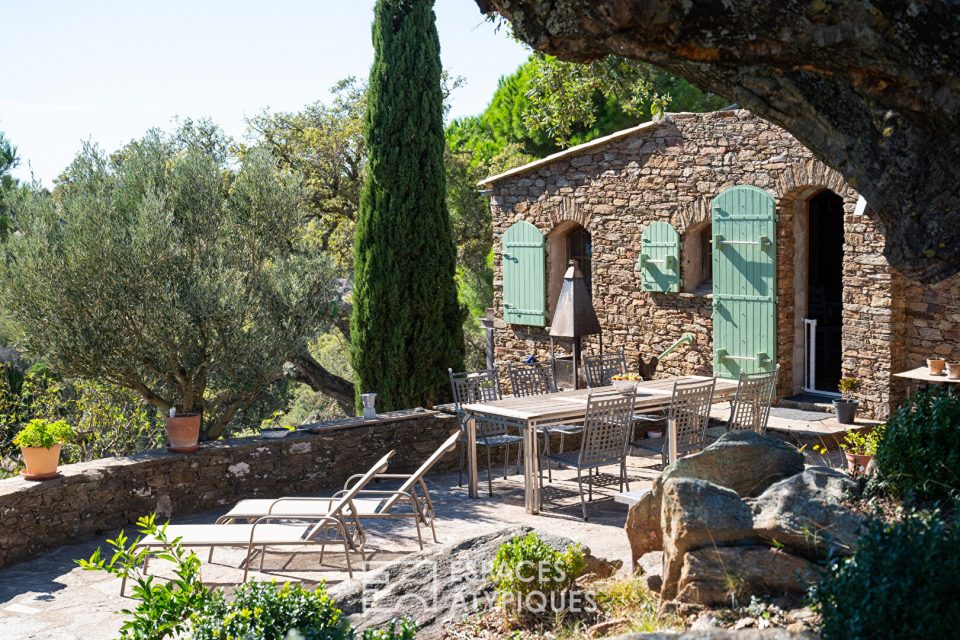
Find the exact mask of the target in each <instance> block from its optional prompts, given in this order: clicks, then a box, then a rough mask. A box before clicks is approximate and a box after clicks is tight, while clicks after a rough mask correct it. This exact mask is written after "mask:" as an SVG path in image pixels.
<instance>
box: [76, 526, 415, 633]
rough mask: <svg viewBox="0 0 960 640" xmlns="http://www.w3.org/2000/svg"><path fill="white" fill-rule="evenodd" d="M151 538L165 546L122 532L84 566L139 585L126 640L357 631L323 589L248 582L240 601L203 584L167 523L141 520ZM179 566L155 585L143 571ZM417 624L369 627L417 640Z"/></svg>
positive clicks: (195, 564) (405, 622)
mask: <svg viewBox="0 0 960 640" xmlns="http://www.w3.org/2000/svg"><path fill="white" fill-rule="evenodd" d="M137 529H138V530H139V532H140V533H141V534H142V535H143V536H153V537H154V538H156V539H157V540H159V541H160V542H162V543H164V544H165V545H166V547H165V548H163V549H159V548H151V549H147V548H137V543H138V542H139V541H140V540H141V539H142V538H137V539H136V540H133V541H131V540H130V539H129V538H128V537H127V536H126V535H125V534H124V533H123V532H122V531H121V532H120V535H118V536H117V537H116V538H115V539H113V540H108V541H107V543H108V544H109V545H110V547H111V548H112V549H113V554H112V556H111V557H110V559H109V560H108V559H106V558H105V557H104V556H103V554H102V552H101V550H100V549H97V550H96V551H95V552H94V553H93V555H92V556H90V559H88V560H79V561H78V562H77V564H79V565H80V566H81V567H83V568H84V569H86V570H89V571H105V572H107V573H109V574H111V575H114V576H117V577H119V578H123V579H124V580H128V581H132V582H133V583H134V585H133V589H132V593H131V595H132V597H133V598H134V599H135V600H137V601H138V602H137V606H136V608H135V609H132V610H131V609H124V610H122V611H121V612H120V613H122V614H124V615H125V616H126V619H125V620H124V623H123V626H122V627H121V631H120V638H121V640H164V639H166V638H172V637H182V638H191V639H192V640H215V639H218V640H224V639H226V638H237V639H239V638H251V639H252V638H256V639H257V640H295V639H298V640H340V639H342V640H350V639H352V638H353V637H354V632H353V630H352V629H351V628H350V626H349V624H348V622H347V620H346V618H344V617H343V612H342V611H340V609H338V608H337V606H336V605H335V604H334V602H333V600H332V599H331V598H330V596H329V595H327V592H326V589H325V588H324V586H323V585H322V584H321V585H320V586H319V587H317V589H316V590H315V591H308V590H306V589H304V588H303V587H301V586H300V585H291V584H284V585H283V586H281V587H279V588H278V587H277V583H276V581H271V582H248V583H245V584H243V585H240V587H238V588H237V590H236V592H235V593H234V596H233V598H232V599H228V598H227V597H226V595H225V594H224V592H223V591H222V590H220V589H215V590H214V589H209V588H207V587H206V586H205V585H204V584H203V582H202V581H201V578H200V559H199V558H197V556H196V554H195V553H193V552H187V551H185V550H184V548H183V545H181V544H180V541H179V539H176V540H171V539H170V537H169V536H168V535H167V525H166V524H163V525H160V526H158V525H157V524H156V521H155V515H149V516H144V517H142V518H140V519H139V520H138V521H137ZM153 559H156V560H163V561H166V562H170V563H172V564H173V565H174V566H173V574H174V577H173V578H172V579H170V580H161V581H157V582H155V581H154V578H153V576H149V575H146V573H145V572H144V571H143V569H142V567H143V564H144V561H145V560H153ZM415 633H416V625H415V624H414V622H413V621H412V620H410V619H407V618H404V619H402V620H394V621H392V622H390V624H389V625H388V626H387V627H385V628H384V629H381V630H376V629H368V630H366V631H365V632H364V633H363V638H364V640H413V638H414V635H415Z"/></svg>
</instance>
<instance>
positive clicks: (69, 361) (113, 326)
mask: <svg viewBox="0 0 960 640" xmlns="http://www.w3.org/2000/svg"><path fill="white" fill-rule="evenodd" d="M229 147H230V143H229V140H228V139H227V138H225V137H224V136H223V135H222V134H221V133H220V132H219V131H218V130H217V129H216V128H214V127H212V125H209V124H205V123H201V124H199V125H195V124H193V123H187V124H186V125H185V126H183V127H182V128H181V129H179V130H177V131H176V132H174V133H173V134H171V135H163V134H161V133H160V132H157V131H152V132H150V133H148V134H147V135H146V136H145V137H144V138H143V139H141V140H137V141H134V142H132V143H130V144H128V145H127V146H126V147H124V148H122V149H121V150H120V151H118V152H117V153H116V154H114V155H113V156H111V157H109V158H108V157H106V156H104V155H103V154H102V153H100V152H99V151H98V150H97V149H96V148H94V147H91V146H85V147H84V149H83V151H82V152H81V153H80V155H79V156H78V157H77V158H76V159H75V160H74V162H73V163H72V164H71V166H70V167H69V168H68V169H67V170H66V171H65V173H64V174H63V177H62V178H61V179H60V181H59V183H58V186H57V188H56V190H55V191H54V193H53V196H52V197H47V196H45V195H44V194H40V193H34V194H32V195H31V197H30V198H28V202H27V203H26V205H25V206H24V208H23V209H22V210H21V211H20V212H18V224H17V227H18V233H17V234H16V235H14V236H12V237H11V240H10V241H9V242H8V248H9V250H10V256H11V258H10V260H8V261H7V263H6V264H4V265H3V266H2V267H0V276H2V283H3V285H4V286H3V289H4V291H3V293H4V304H5V305H6V307H7V308H8V310H10V311H11V312H12V313H13V314H14V315H15V316H16V318H17V320H18V322H19V323H20V324H21V325H22V326H23V329H24V346H25V347H26V348H27V350H28V352H29V353H32V354H35V355H43V356H46V357H47V358H48V359H49V360H50V362H51V364H52V365H53V366H54V367H55V368H56V369H57V370H58V371H60V372H62V373H63V374H64V375H66V376H76V377H81V378H87V379H92V380H97V381H101V382H109V383H111V384H115V385H119V386H122V387H126V388H128V389H131V390H133V391H135V392H137V393H139V394H141V395H142V396H143V397H144V398H145V399H146V400H147V401H148V402H149V403H151V404H153V405H154V406H156V407H157V408H159V409H160V410H161V411H164V412H165V411H167V410H168V409H169V408H170V407H172V406H176V407H177V409H178V411H179V412H180V413H191V412H201V413H203V414H204V436H205V437H206V438H208V439H209V438H214V437H217V436H219V435H220V434H221V433H222V432H223V431H224V430H225V428H226V426H227V425H228V424H229V423H230V421H231V420H232V419H233V418H234V416H235V415H236V414H237V412H238V411H240V410H241V408H242V407H245V406H249V405H250V404H251V403H252V402H254V400H255V399H256V398H257V397H258V396H260V395H261V394H262V393H263V392H264V391H265V390H266V389H268V388H269V387H270V386H271V385H272V384H274V383H275V382H276V381H277V380H280V379H281V378H282V375H283V371H282V368H283V364H284V362H285V361H286V360H287V358H288V357H289V355H290V354H291V353H296V352H298V351H299V350H301V349H305V348H306V343H307V341H308V340H309V339H310V338H311V337H312V336H314V335H316V333H317V332H318V331H320V330H322V329H323V328H324V327H325V326H326V325H328V324H329V322H330V319H331V318H332V317H333V316H334V315H335V312H336V303H337V300H338V295H339V294H338V292H337V290H336V284H337V283H336V278H335V276H334V274H333V271H332V269H331V268H330V265H329V261H328V260H327V259H326V258H325V257H324V256H323V255H322V253H321V252H320V251H319V250H318V249H317V247H316V246H314V245H313V244H311V243H310V242H309V241H307V240H306V239H305V238H304V237H303V234H302V230H301V221H302V219H303V190H302V187H301V184H300V181H299V179H298V178H296V177H295V176H293V175H291V174H290V173H289V172H286V171H282V170H277V168H276V161H275V159H274V158H273V157H272V156H271V155H270V153H269V152H268V151H267V150H265V149H262V148H254V149H249V150H248V151H247V152H246V153H245V154H244V156H243V158H242V160H241V161H239V163H237V162H236V159H235V158H233V157H231V155H230V154H229V152H228V149H229ZM93 283H95V284H93Z"/></svg>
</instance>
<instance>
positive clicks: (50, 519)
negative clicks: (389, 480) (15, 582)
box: [0, 411, 459, 567]
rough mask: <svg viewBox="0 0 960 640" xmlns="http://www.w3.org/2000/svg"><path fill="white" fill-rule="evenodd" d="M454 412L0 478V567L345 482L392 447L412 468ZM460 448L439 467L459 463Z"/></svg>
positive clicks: (335, 425)
mask: <svg viewBox="0 0 960 640" xmlns="http://www.w3.org/2000/svg"><path fill="white" fill-rule="evenodd" d="M456 428H457V426H456V419H455V418H454V417H453V416H450V415H446V414H438V413H435V412H432V411H426V412H413V411H408V412H396V413H393V414H386V415H384V416H381V419H379V420H377V421H376V422H373V423H372V422H365V421H363V420H362V419H347V420H340V421H335V422H329V423H320V424H316V425H309V426H305V427H302V428H301V429H300V430H298V431H296V432H293V433H291V434H290V435H288V436H286V437H284V438H280V439H268V438H261V437H253V438H240V439H234V440H222V441H217V442H212V443H207V444H205V445H204V446H203V448H202V449H200V450H199V451H197V452H195V453H190V454H174V453H168V452H167V451H165V450H157V451H148V452H145V453H142V454H138V455H135V456H130V457H123V458H104V459H102V460H95V461H93V462H85V463H80V464H72V465H65V466H62V467H61V468H60V470H61V472H62V475H61V476H60V477H59V478H57V479H55V480H48V481H45V482H30V481H27V480H24V479H22V478H11V479H7V480H0V567H3V566H6V565H8V564H12V563H14V562H18V561H21V560H24V559H26V558H28V557H30V556H33V555H36V554H38V553H41V552H43V551H44V550H46V549H50V548H52V547H56V546H59V545H62V544H66V543H69V542H76V541H77V540H80V539H83V538H86V537H90V536H94V535H100V534H103V533H105V532H107V531H111V530H114V529H119V528H121V527H127V528H128V529H129V525H130V524H132V523H134V522H136V520H137V518H139V517H140V516H143V515H145V514H148V513H151V512H156V513H157V514H158V515H159V516H160V517H162V518H171V517H173V518H178V517H183V516H186V515H190V514H193V513H199V512H204V511H210V510H216V509H226V508H227V507H228V506H230V505H232V504H234V503H235V502H237V501H238V500H242V499H244V498H255V497H279V496H282V495H309V494H316V493H318V492H321V491H329V490H331V489H339V488H341V487H342V485H343V482H344V481H345V480H346V479H347V478H348V477H349V476H350V475H352V474H354V473H362V472H365V471H366V470H367V469H368V468H369V467H370V466H371V465H372V464H373V463H374V462H376V461H377V460H378V459H379V458H381V457H382V456H383V455H384V454H385V453H387V452H388V451H390V450H391V449H395V450H396V452H397V453H396V455H395V456H394V457H393V459H392V463H391V465H390V469H389V470H390V471H391V472H399V473H402V472H410V471H413V470H415V469H416V468H417V467H419V466H420V464H422V463H423V461H424V460H426V459H427V458H428V457H429V456H430V454H431V453H433V452H434V451H435V450H436V448H437V447H438V446H440V444H441V443H442V442H443V440H445V439H446V438H447V436H448V434H449V433H451V432H452V431H453V430H455V429H456ZM458 463H459V453H458V452H456V451H454V452H452V453H450V454H447V455H446V456H445V457H444V458H443V459H442V460H441V461H440V462H439V463H438V464H437V467H435V470H449V469H455V468H456V467H457V465H458Z"/></svg>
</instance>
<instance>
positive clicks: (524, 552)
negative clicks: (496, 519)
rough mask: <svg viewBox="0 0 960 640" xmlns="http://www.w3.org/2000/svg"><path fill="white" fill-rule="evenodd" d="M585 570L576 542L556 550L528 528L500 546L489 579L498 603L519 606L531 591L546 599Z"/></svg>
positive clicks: (568, 585) (561, 589)
mask: <svg viewBox="0 0 960 640" xmlns="http://www.w3.org/2000/svg"><path fill="white" fill-rule="evenodd" d="M585 569H586V560H585V559H584V554H583V547H581V546H580V545H579V544H573V545H570V546H568V547H567V548H566V549H564V550H563V551H557V550H556V549H554V548H553V547H552V546H550V545H549V544H547V543H546V542H544V541H543V539H542V538H540V536H539V535H537V534H536V532H533V531H531V532H530V533H528V534H526V535H522V536H521V535H516V536H514V537H513V539H512V540H510V541H509V542H504V543H503V544H502V545H500V548H499V549H498V550H497V555H496V557H495V558H494V560H493V571H492V574H491V576H490V579H491V581H492V582H493V584H494V587H495V588H496V590H497V593H498V594H499V596H500V602H501V604H502V605H504V606H505V607H506V608H508V609H513V608H523V607H524V605H525V604H526V603H527V602H528V596H529V595H530V594H533V593H539V594H543V595H544V596H546V598H547V599H548V602H549V601H550V600H549V599H550V598H551V596H552V595H554V594H557V593H560V592H563V591H566V590H567V589H569V588H570V587H571V586H572V585H573V583H574V581H575V580H576V579H577V578H579V577H580V576H581V575H582V574H583V572H584V570H585Z"/></svg>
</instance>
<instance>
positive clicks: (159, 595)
mask: <svg viewBox="0 0 960 640" xmlns="http://www.w3.org/2000/svg"><path fill="white" fill-rule="evenodd" d="M136 526H137V529H138V530H139V531H140V533H141V534H143V535H145V536H146V535H149V536H153V537H155V538H156V539H157V540H160V541H161V542H164V543H167V542H170V543H171V544H170V545H169V546H168V547H167V548H163V549H158V548H151V549H147V548H137V546H136V544H137V542H139V540H140V538H137V539H136V540H134V541H132V542H130V541H129V538H127V536H126V535H125V534H124V532H123V531H121V532H120V534H119V535H118V536H117V537H116V538H115V539H113V540H107V544H109V545H110V546H111V547H112V548H113V555H112V556H111V557H110V559H109V560H108V559H106V558H105V557H103V555H102V554H101V551H100V549H99V548H98V549H97V550H96V551H94V552H93V555H92V556H90V559H89V560H79V561H78V563H77V564H79V565H80V566H81V567H83V568H84V569H87V570H91V571H106V572H107V573H110V574H111V575H114V576H117V577H119V578H123V579H124V580H128V581H130V580H132V581H133V582H134V585H133V589H132V593H131V596H132V597H133V598H134V599H135V600H137V601H138V602H137V606H136V608H135V609H132V610H131V609H123V610H121V611H120V613H122V614H124V616H126V619H125V620H124V623H123V626H122V627H121V628H120V638H121V639H122V640H163V639H164V638H169V637H176V636H177V634H187V635H184V636H182V637H191V636H190V635H189V633H188V632H189V630H190V617H191V615H192V614H193V613H195V612H200V611H203V610H205V609H206V607H208V606H211V605H213V604H214V603H215V602H218V601H220V600H222V598H223V595H222V592H214V591H211V590H210V589H208V588H207V587H206V586H204V584H203V582H202V581H201V579H200V559H199V558H197V556H196V554H195V553H193V552H187V551H185V550H184V548H183V546H182V545H180V544H179V542H177V541H172V540H169V538H168V536H167V525H166V524H164V525H163V526H157V524H156V522H155V516H154V515H152V514H151V515H149V516H144V517H143V518H140V519H139V520H138V521H137V525H136ZM128 542H130V543H129V544H128ZM154 558H155V559H158V560H165V561H167V562H171V563H173V564H174V577H173V578H172V579H170V580H160V581H154V577H153V576H150V575H146V573H145V572H144V571H143V569H142V567H143V563H144V560H147V559H154Z"/></svg>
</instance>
